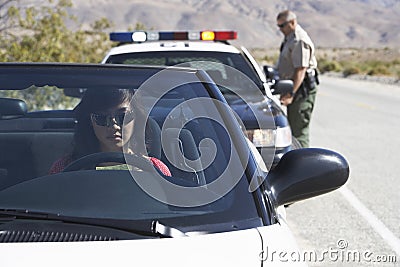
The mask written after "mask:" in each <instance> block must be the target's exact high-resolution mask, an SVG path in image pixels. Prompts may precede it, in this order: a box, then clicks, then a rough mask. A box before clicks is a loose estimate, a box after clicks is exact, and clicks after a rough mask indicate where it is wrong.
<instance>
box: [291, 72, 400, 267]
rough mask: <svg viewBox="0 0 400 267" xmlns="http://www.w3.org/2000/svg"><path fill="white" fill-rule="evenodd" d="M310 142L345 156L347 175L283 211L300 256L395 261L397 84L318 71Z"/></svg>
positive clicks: (355, 262)
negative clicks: (332, 188)
mask: <svg viewBox="0 0 400 267" xmlns="http://www.w3.org/2000/svg"><path fill="white" fill-rule="evenodd" d="M311 146H312V147H322V148H328V149H332V150H335V151H337V152H339V153H341V154H342V155H344V156H345V158H346V159H347V160H348V162H349V164H350V179H349V181H348V183H347V184H346V186H345V187H344V188H342V189H340V190H339V191H335V192H332V193H329V194H326V195H323V196H320V197H317V198H314V199H310V200H305V201H302V202H299V203H296V204H294V205H292V206H290V207H289V208H288V209H287V217H288V223H289V226H290V227H291V228H292V230H293V231H294V233H295V235H296V237H297V239H298V241H299V246H300V248H301V249H302V250H303V254H302V256H304V255H308V257H307V259H308V260H307V262H308V264H309V265H310V266H400V212H399V211H400V175H399V167H400V86H394V85H384V84H379V83H373V82H366V81H355V80H348V79H341V78H333V77H326V76H322V78H321V84H320V86H319V91H318V95H317V100H316V105H315V112H314V114H313V118H312V122H311ZM307 253H308V254H307ZM313 253H315V254H313ZM324 253H325V254H324ZM309 255H312V256H318V258H317V259H315V258H316V257H314V258H310V256H309ZM395 258H396V259H395ZM310 259H311V260H310ZM394 260H396V262H395V263H393V261H394Z"/></svg>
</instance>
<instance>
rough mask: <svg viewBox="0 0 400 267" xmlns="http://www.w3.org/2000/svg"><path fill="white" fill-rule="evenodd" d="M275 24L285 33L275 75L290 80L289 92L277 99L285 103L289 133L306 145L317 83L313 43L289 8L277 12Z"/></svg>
mask: <svg viewBox="0 0 400 267" xmlns="http://www.w3.org/2000/svg"><path fill="white" fill-rule="evenodd" d="M277 25H278V27H279V29H280V31H281V32H282V33H283V34H284V36H285V38H284V41H283V43H282V45H281V48H280V55H279V60H278V64H277V70H278V73H279V77H280V79H290V80H293V94H287V95H283V96H281V103H282V104H283V105H285V106H287V115H288V120H289V124H290V127H291V129H292V133H293V136H294V137H296V138H297V140H298V141H299V142H300V144H301V145H302V146H303V147H309V125H310V119H311V113H312V111H313V109H314V101H315V96H316V92H317V88H316V86H317V84H318V83H319V82H318V76H317V75H318V73H317V69H316V68H317V60H316V58H315V54H314V51H315V50H314V44H313V42H312V41H311V38H310V37H309V36H308V34H307V32H305V31H304V30H303V28H301V27H300V25H299V24H297V19H296V14H295V13H293V12H292V11H289V10H285V11H282V12H280V13H279V14H278V16H277Z"/></svg>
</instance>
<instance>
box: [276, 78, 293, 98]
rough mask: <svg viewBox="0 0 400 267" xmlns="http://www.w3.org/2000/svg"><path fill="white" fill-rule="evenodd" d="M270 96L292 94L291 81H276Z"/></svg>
mask: <svg viewBox="0 0 400 267" xmlns="http://www.w3.org/2000/svg"><path fill="white" fill-rule="evenodd" d="M272 94H273V95H286V94H293V81H292V80H279V81H277V82H276V83H275V85H274V88H273V90H272Z"/></svg>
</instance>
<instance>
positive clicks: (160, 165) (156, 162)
mask: <svg viewBox="0 0 400 267" xmlns="http://www.w3.org/2000/svg"><path fill="white" fill-rule="evenodd" d="M149 160H150V161H151V163H153V165H154V166H155V167H157V168H158V169H159V170H160V171H161V172H162V173H163V174H164V175H165V176H172V175H171V171H170V170H169V168H168V167H167V165H165V163H164V162H162V161H161V160H159V159H158V158H153V157H150V158H149Z"/></svg>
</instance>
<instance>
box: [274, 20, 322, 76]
mask: <svg viewBox="0 0 400 267" xmlns="http://www.w3.org/2000/svg"><path fill="white" fill-rule="evenodd" d="M299 67H307V68H317V59H316V58H315V55H314V44H313V42H312V41H311V38H310V37H309V36H308V34H307V32H306V31H305V30H303V28H302V27H300V25H298V24H297V26H296V29H295V31H294V32H292V33H290V34H289V35H288V36H286V37H285V40H284V42H283V44H282V46H281V53H280V55H279V59H278V64H277V69H278V72H279V77H280V78H281V79H293V75H294V71H295V69H296V68H299Z"/></svg>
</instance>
